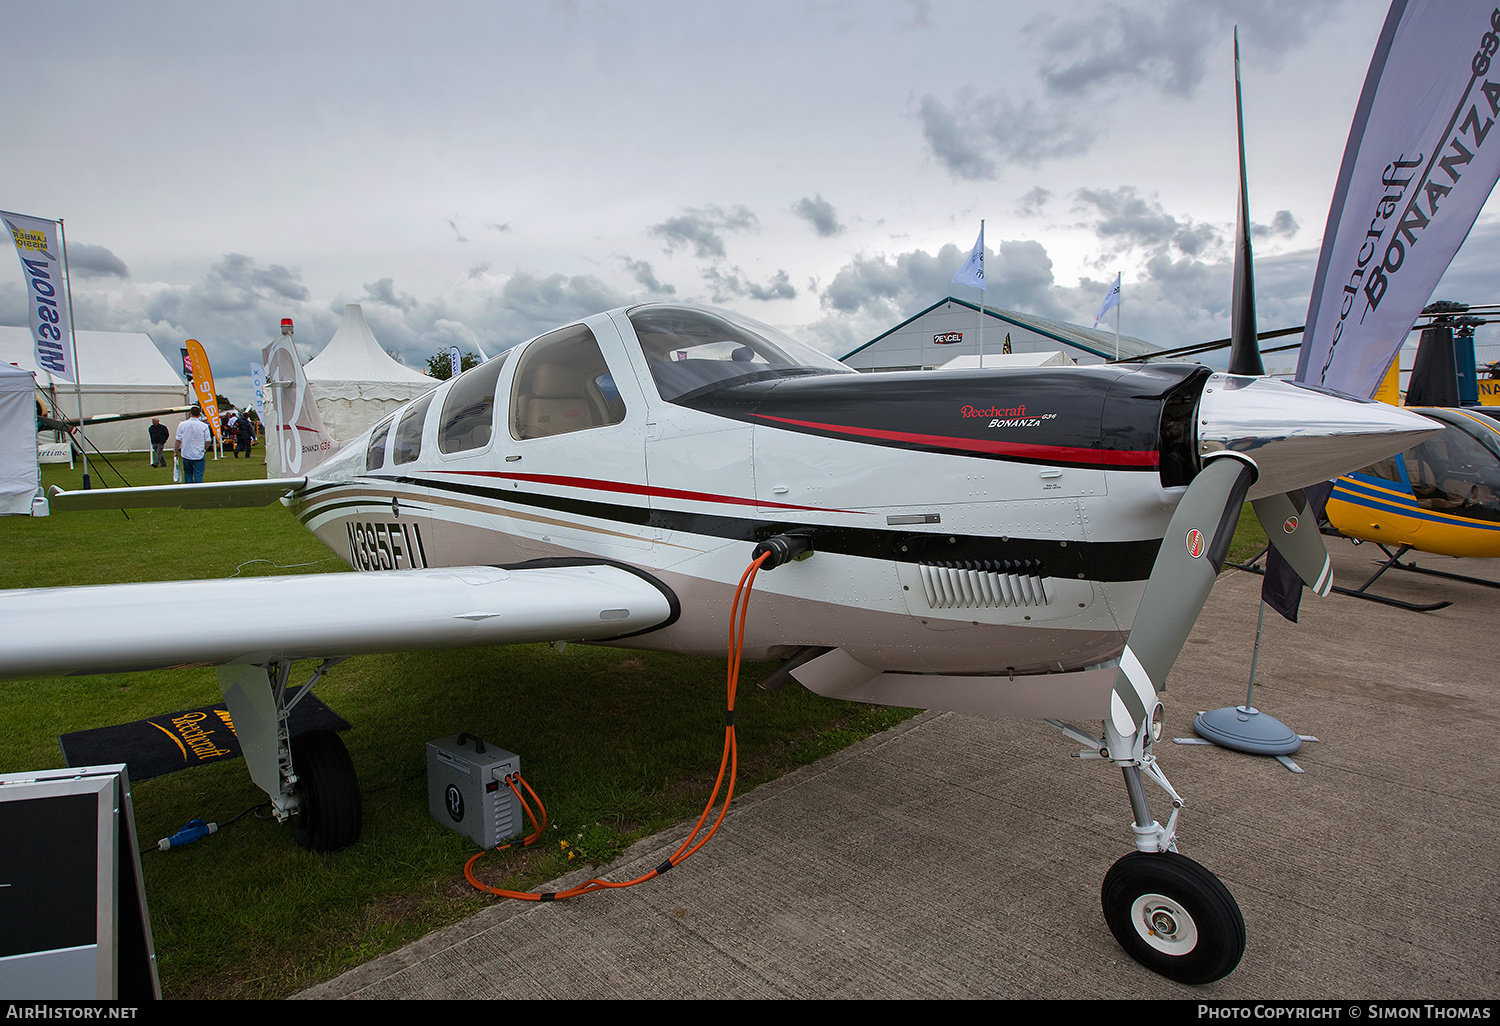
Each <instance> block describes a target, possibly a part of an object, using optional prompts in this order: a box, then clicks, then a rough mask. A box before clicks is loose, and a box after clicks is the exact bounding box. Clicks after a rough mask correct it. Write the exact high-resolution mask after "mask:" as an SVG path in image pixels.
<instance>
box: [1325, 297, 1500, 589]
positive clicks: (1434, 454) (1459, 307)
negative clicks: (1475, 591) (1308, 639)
mask: <svg viewBox="0 0 1500 1026" xmlns="http://www.w3.org/2000/svg"><path fill="white" fill-rule="evenodd" d="M1470 312H1471V308H1470V307H1467V306H1465V305H1463V304H1460V303H1447V302H1440V303H1434V304H1432V305H1430V306H1428V307H1427V308H1426V309H1425V310H1423V313H1424V314H1426V315H1428V316H1429V317H1430V318H1431V320H1429V321H1428V322H1427V323H1426V324H1425V325H1423V326H1422V340H1421V343H1420V345H1419V347H1418V350H1417V356H1416V360H1415V362H1414V364H1413V367H1412V376H1411V381H1410V382H1409V385H1408V388H1407V391H1406V403H1405V405H1406V407H1407V408H1408V409H1412V410H1414V411H1415V412H1418V413H1421V414H1422V415H1423V416H1426V417H1431V418H1432V419H1433V420H1436V421H1439V422H1440V423H1442V424H1444V425H1446V426H1447V429H1446V430H1445V431H1443V432H1442V434H1439V435H1436V436H1434V437H1432V438H1429V439H1428V440H1427V441H1425V442H1422V443H1420V444H1418V445H1416V446H1413V447H1412V448H1411V449H1408V450H1407V451H1406V452H1404V453H1400V454H1399V455H1396V456H1392V457H1390V458H1388V459H1385V460H1381V461H1380V462H1379V463H1376V464H1374V465H1372V466H1369V467H1366V468H1364V469H1363V470H1360V471H1357V472H1355V473H1353V474H1349V475H1347V476H1345V477H1341V478H1339V479H1338V480H1337V481H1335V482H1334V484H1333V491H1332V493H1331V494H1330V495H1329V497H1328V503H1327V506H1326V507H1325V510H1324V514H1325V516H1326V517H1327V520H1328V522H1329V525H1330V526H1331V527H1332V529H1333V530H1335V531H1337V532H1338V533H1339V534H1341V535H1344V536H1345V537H1347V538H1351V539H1354V541H1355V543H1356V544H1358V543H1360V542H1366V541H1368V542H1373V543H1375V544H1376V545H1378V546H1379V547H1380V549H1381V550H1382V551H1383V552H1384V553H1385V555H1386V557H1387V558H1386V559H1385V560H1384V561H1377V562H1378V563H1379V568H1378V569H1377V570H1376V571H1375V573H1374V574H1372V575H1371V577H1370V579H1369V580H1367V581H1366V582H1365V583H1364V584H1363V585H1361V586H1360V587H1358V588H1339V589H1337V590H1338V591H1340V592H1342V593H1344V594H1346V595H1355V596H1357V597H1359V598H1367V599H1371V600H1373V601H1377V602H1384V603H1386V604H1388V605H1397V606H1402V607H1404V608H1408V609H1420V610H1428V609H1440V608H1442V607H1443V606H1446V605H1449V604H1450V603H1447V602H1440V603H1433V604H1428V605H1418V604H1414V603H1409V602H1402V601H1400V600H1398V599H1391V598H1387V597H1385V596H1381V595H1376V594H1373V593H1371V592H1370V591H1369V590H1368V589H1369V587H1370V585H1372V584H1374V583H1375V581H1376V580H1377V579H1379V577H1380V576H1381V575H1382V574H1384V573H1385V572H1386V571H1387V570H1389V569H1392V568H1396V569H1400V570H1407V571H1411V572H1413V573H1421V574H1428V575H1431V576H1436V577H1446V578H1449V579H1451V580H1461V581H1467V582H1469V583H1473V584H1482V585H1486V586H1489V587H1500V584H1497V583H1495V582H1493V581H1488V580H1484V579H1482V578H1477V577H1467V576H1464V575H1462V574H1453V573H1448V572H1445V571H1439V570H1432V569H1430V568H1427V567H1420V566H1417V565H1416V564H1415V563H1413V562H1402V561H1401V560H1402V557H1404V556H1405V555H1406V554H1407V553H1408V552H1410V551H1412V550H1416V551H1418V552H1426V553H1431V554H1433V555H1439V556H1464V557H1470V558H1481V559H1484V558H1495V557H1500V405H1480V402H1481V400H1484V399H1488V400H1490V401H1491V402H1495V401H1497V400H1500V380H1495V379H1494V377H1493V376H1495V375H1496V372H1497V371H1500V367H1496V366H1495V365H1491V367H1490V368H1489V373H1490V374H1491V375H1492V379H1491V380H1487V381H1482V382H1481V381H1478V380H1477V374H1476V372H1475V368H1476V364H1475V359H1474V345H1473V333H1474V328H1475V327H1477V326H1478V325H1480V324H1484V323H1486V322H1485V321H1484V320H1482V319H1480V318H1476V317H1473V316H1470V315H1469V314H1470ZM1455 315H1457V316H1455ZM1398 362H1399V359H1398V360H1393V361H1392V364H1391V370H1390V371H1389V372H1388V374H1387V375H1386V379H1385V382H1384V383H1383V384H1382V386H1381V388H1380V389H1379V390H1378V391H1377V392H1376V393H1375V398H1376V399H1378V400H1383V401H1386V402H1391V403H1394V404H1397V405H1400V404H1399V402H1398V399H1399V396H1398V391H1397V389H1398V382H1397V364H1398ZM1393 549H1394V551H1393Z"/></svg>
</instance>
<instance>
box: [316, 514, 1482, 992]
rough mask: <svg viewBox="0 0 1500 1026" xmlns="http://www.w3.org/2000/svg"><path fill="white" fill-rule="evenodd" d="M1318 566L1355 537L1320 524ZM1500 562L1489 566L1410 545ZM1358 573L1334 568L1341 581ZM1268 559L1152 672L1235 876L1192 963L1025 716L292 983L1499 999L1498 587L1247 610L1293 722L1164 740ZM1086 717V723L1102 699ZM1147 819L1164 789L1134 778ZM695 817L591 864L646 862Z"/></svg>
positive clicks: (1111, 777)
mask: <svg viewBox="0 0 1500 1026" xmlns="http://www.w3.org/2000/svg"><path fill="white" fill-rule="evenodd" d="M1329 547H1330V549H1331V551H1332V553H1333V559H1334V567H1335V570H1336V574H1337V578H1338V579H1337V582H1336V583H1338V584H1340V585H1344V586H1349V587H1356V586H1358V584H1359V583H1360V582H1362V581H1363V580H1364V579H1365V577H1367V576H1368V575H1369V573H1370V572H1371V569H1372V567H1371V563H1370V560H1371V558H1372V557H1378V556H1379V555H1380V551H1379V550H1378V549H1377V548H1376V547H1375V546H1373V545H1363V546H1359V547H1357V548H1356V547H1355V546H1352V545H1351V544H1349V543H1348V542H1347V541H1344V540H1339V539H1329ZM1414 558H1415V559H1416V561H1417V562H1418V564H1419V565H1421V566H1424V567H1433V568H1440V569H1448V570H1452V571H1454V572H1458V573H1464V574H1468V575H1471V576H1479V577H1485V578H1488V579H1490V580H1495V581H1500V560H1450V559H1444V558H1441V557H1433V556H1423V555H1420V554H1414ZM1351 582H1352V583H1351ZM1260 584H1261V578H1259V577H1257V576H1254V575H1250V574H1246V573H1243V572H1239V571H1229V572H1226V573H1224V574H1222V575H1221V576H1220V578H1219V580H1218V582H1217V583H1216V584H1215V586H1214V590H1213V594H1212V596H1211V597H1210V599H1209V602H1208V605H1207V607H1206V608H1205V609H1204V611H1203V614H1202V615H1201V616H1200V617H1199V620H1198V624H1197V627H1196V628H1195V630H1194V631H1193V634H1192V636H1191V638H1190V639H1189V641H1188V644H1187V645H1186V646H1185V648H1184V651H1183V653H1182V655H1181V657H1180V658H1179V659H1178V661H1177V664H1176V666H1175V667H1174V669H1173V672H1172V675H1171V678H1170V683H1169V687H1168V691H1167V693H1166V695H1165V696H1164V700H1165V702H1166V708H1167V719H1166V735H1165V737H1164V740H1163V743H1162V744H1160V745H1158V747H1157V755H1158V759H1159V760H1160V764H1161V766H1162V769H1163V770H1164V771H1165V773H1166V775H1167V777H1168V779H1169V780H1170V781H1171V782H1172V784H1173V786H1174V787H1175V788H1176V789H1177V790H1178V792H1179V793H1181V794H1182V796H1183V797H1184V798H1185V799H1186V801H1187V805H1186V807H1185V808H1184V809H1183V810H1182V812H1181V814H1180V816H1179V822H1178V838H1179V846H1180V848H1181V850H1182V852H1183V854H1185V855H1187V856H1189V857H1190V858H1193V859H1196V860H1197V861H1199V862H1201V863H1203V864H1204V865H1205V866H1207V867H1208V868H1209V869H1210V870H1212V871H1213V872H1214V873H1215V874H1217V875H1218V876H1219V878H1220V879H1221V880H1223V881H1224V883H1225V884H1226V885H1227V886H1228V887H1229V889H1230V890H1231V891H1232V892H1233V893H1234V895H1235V898H1236V900H1237V901H1238V902H1239V905H1240V908H1241V910H1242V911H1243V913H1244V918H1245V924H1246V930H1247V933H1248V937H1249V946H1248V950H1247V952H1246V954H1245V957H1244V960H1243V961H1242V962H1241V963H1240V966H1239V968H1238V969H1237V970H1235V972H1233V973H1232V974H1230V975H1229V976H1228V977H1226V978H1225V979H1223V980H1220V981H1219V982H1217V983H1213V984H1210V985H1208V986H1204V987H1188V986H1183V985H1180V984H1177V983H1174V982H1172V981H1170V980H1167V979H1164V978H1162V977H1159V976H1156V975H1155V974H1153V973H1150V972H1148V971H1147V970H1145V969H1143V968H1142V967H1140V966H1139V965H1137V964H1136V963H1135V962H1134V961H1132V960H1131V959H1130V958H1129V957H1128V956H1127V955H1126V954H1125V953H1124V952H1123V951H1122V950H1121V949H1120V947H1119V946H1118V945H1117V944H1116V943H1115V940H1114V938H1113V937H1112V936H1111V934H1110V932H1109V929H1108V927H1106V925H1105V922H1104V917H1103V914H1102V912H1101V910H1100V905H1099V888H1100V884H1101V882H1102V880H1103V878H1104V874H1105V873H1106V872H1107V871H1108V869H1109V867H1110V865H1111V864H1112V863H1113V862H1114V861H1115V860H1116V859H1118V858H1119V857H1121V856H1122V855H1124V854H1126V853H1127V852H1129V851H1131V850H1133V846H1132V842H1131V835H1130V809H1129V803H1128V800H1127V797H1126V793H1125V788H1124V784H1123V782H1122V780H1121V777H1120V774H1119V772H1118V771H1117V770H1116V769H1114V768H1113V767H1112V766H1110V765H1108V764H1107V763H1103V762H1098V761H1089V762H1085V761H1081V760H1078V759H1076V758H1071V757H1070V756H1071V755H1072V754H1073V753H1075V752H1076V751H1077V750H1078V747H1079V746H1078V745H1077V744H1076V743H1074V742H1072V741H1069V740H1068V739H1067V738H1065V737H1064V736H1063V735H1062V734H1060V733H1058V732H1056V731H1054V730H1052V729H1051V728H1049V727H1047V726H1045V725H1043V724H1038V723H1035V722H1030V721H1012V720H985V719H979V718H975V717H970V716H961V715H956V714H952V713H924V714H923V715H921V716H919V717H917V718H915V719H912V720H909V721H907V722H906V723H904V724H902V725H901V726H898V727H896V728H893V729H892V730H890V731H887V732H886V733H884V734H881V735H879V736H877V737H874V738H871V739H869V740H867V741H865V742H863V743H861V744H859V745H856V746H854V747H853V748H850V749H848V750H846V751H844V752H841V753H839V754H837V755H834V756H831V757H830V758H827V759H825V760H823V761H821V762H819V763H817V764H816V765H813V766H809V767H806V768H804V769H802V770H799V771H798V772H796V773H793V774H791V775H789V776H786V777H784V778H782V779H780V780H777V781H774V782H772V783H770V784H766V785H764V786H762V787H760V788H758V789H756V790H755V791H753V792H751V793H749V794H747V795H743V796H737V797H736V799H735V801H734V804H733V805H732V807H731V808H730V811H729V815H728V817H727V818H726V820H725V822H724V825H723V827H722V828H721V829H720V831H719V833H718V834H717V835H716V836H715V837H714V838H713V840H711V841H710V842H709V843H708V844H707V845H706V846H705V847H704V848H703V849H702V851H700V852H699V853H698V854H697V855H696V856H694V857H693V858H692V859H691V860H690V861H688V862H687V863H685V864H684V865H683V866H681V867H680V868H678V869H676V870H674V871H673V872H671V873H668V874H666V875H665V876H663V877H661V878H659V879H657V880H653V881H649V882H647V883H645V884H642V885H640V886H638V887H633V888H629V889H625V890H619V891H611V892H605V893H599V894H592V895H587V896H585V897H582V898H579V899H576V900H573V901H567V902H555V903H551V902H549V903H537V902H517V901H497V903H496V904H495V906H494V907H492V908H489V909H487V910H485V911H484V912H481V913H479V914H478V915H475V916H473V917H472V918H471V919H469V920H468V921H466V922H464V923H461V924H458V925H456V926H453V927H450V928H448V929H445V930H442V931H439V932H437V933H434V934H432V935H430V936H428V937H426V938H424V939H422V940H420V941H417V942H416V943H414V944H412V945H410V946H408V947H406V948H404V949H402V950H400V951H397V952H394V953H392V954H390V955H387V956H385V957H383V958H380V959H377V960H375V961H373V962H370V963H368V964H366V965H363V966H360V967H359V968H356V969H353V970H351V971H349V972H347V973H345V974H344V975H342V976H339V977H337V978H336V979H333V980H331V981H329V982H327V983H324V984H321V985H319V986H317V987H314V988H312V989H310V990H308V991H305V992H304V993H302V994H301V995H299V997H304V998H366V999H369V998H543V999H546V998H553V999H556V998H862V999H871V998H927V997H931V998H1084V999H1088V998H1168V999H1190V1000H1205V999H1207V1000H1214V999H1256V1000H1267V999H1294V1000H1297V999H1300V1000H1318V999H1331V1000H1363V999H1446V1000H1455V999H1459V1000H1475V999H1478V1000H1485V999H1495V998H1497V997H1500V874H1497V866H1500V829H1497V825H1496V812H1497V806H1500V746H1497V744H1496V735H1497V727H1500V713H1497V708H1496V707H1497V686H1496V679H1495V678H1496V674H1495V672H1494V670H1493V669H1492V666H1493V657H1491V656H1490V655H1488V654H1487V653H1488V652H1489V648H1488V646H1489V645H1490V643H1491V642H1494V641H1495V640H1496V635H1497V633H1500V589H1492V588H1485V587H1480V586H1477V585H1473V584H1465V583H1457V582H1450V581H1444V580H1440V579H1438V578H1433V577H1424V576H1418V575H1416V574H1412V573H1399V572H1397V571H1391V572H1389V573H1387V574H1386V575H1385V577H1384V578H1382V580H1381V582H1379V583H1378V584H1377V585H1376V586H1375V587H1374V588H1373V589H1372V590H1374V591H1378V592H1381V593H1383V594H1388V595H1395V596H1399V597H1401V598H1404V599H1408V600H1411V601H1419V602H1420V601H1437V600H1441V599H1449V600H1452V602H1453V603H1454V604H1453V605H1452V606H1450V607H1449V608H1447V609H1443V610H1439V611H1436V612H1429V613H1414V612H1409V611H1406V610H1402V609H1396V608H1391V607H1388V606H1383V605H1378V604H1375V603H1372V602H1366V601H1360V600H1357V599H1354V598H1349V597H1346V596H1342V595H1337V594H1335V595H1332V596H1330V597H1329V598H1327V599H1318V598H1317V597H1316V596H1314V595H1311V594H1310V593H1304V598H1303V601H1302V614H1301V623H1300V624H1298V625H1293V624H1290V623H1288V622H1286V621H1285V620H1283V619H1282V618H1281V617H1279V616H1277V615H1275V614H1274V613H1268V615H1267V617H1266V622H1265V635H1264V640H1263V642H1262V646H1261V653H1260V660H1259V665H1258V669H1257V676H1256V691H1255V706H1256V707H1257V708H1259V709H1262V710H1265V711H1266V712H1268V713H1270V714H1272V715H1274V716H1276V717H1278V718H1279V719H1281V720H1282V721H1283V722H1285V723H1287V724H1288V725H1290V726H1291V727H1292V728H1293V729H1294V730H1296V731H1298V732H1299V733H1302V734H1305V735H1306V734H1310V735H1315V736H1316V737H1318V738H1319V739H1320V740H1319V741H1318V743H1315V744H1314V743H1309V744H1306V745H1305V746H1304V747H1303V748H1302V750H1301V751H1300V752H1298V753H1297V754H1296V755H1294V756H1292V758H1293V759H1294V760H1295V762H1296V763H1297V764H1298V765H1299V766H1300V767H1301V768H1302V769H1303V770H1304V772H1302V773H1300V774H1297V773H1292V772H1290V771H1289V770H1287V769H1286V768H1284V767H1283V766H1281V765H1280V764H1278V763H1277V762H1275V761H1274V760H1271V759H1268V758H1264V757H1256V756H1249V755H1244V754H1240V753H1236V752H1230V751H1227V750H1223V749H1218V748H1210V747H1196V746H1180V745H1176V744H1172V743H1168V742H1167V741H1166V738H1171V737H1190V736H1192V720H1193V717H1194V716H1195V715H1196V714H1197V712H1198V711H1200V710H1203V709H1212V708H1217V707H1220V706H1232V705H1238V704H1240V703H1242V702H1243V701H1244V700H1245V686H1246V682H1247V680H1248V679H1249V670H1250V660H1251V654H1252V650H1253V647H1254V641H1255V623H1256V610H1257V600H1258V597H1259V593H1260ZM1078 726H1080V727H1082V728H1083V729H1084V730H1086V731H1089V732H1090V733H1098V732H1099V730H1100V728H1099V725H1098V724H1096V723H1087V724H1084V723H1081V724H1078ZM1147 790H1148V797H1149V798H1150V800H1151V804H1152V810H1153V812H1154V813H1155V814H1156V816H1157V818H1159V819H1163V820H1165V817H1166V816H1167V815H1168V814H1169V813H1170V811H1171V806H1170V803H1169V802H1168V800H1167V799H1166V796H1165V795H1164V794H1163V792H1162V791H1161V790H1160V789H1159V788H1157V787H1156V786H1155V785H1154V784H1150V783H1148V784H1147ZM690 826H691V824H684V825H683V826H682V827H681V828H680V829H677V830H673V831H667V832H665V833H663V834H659V835H657V836H655V837H652V838H648V839H646V840H644V841H642V842H640V843H639V844H637V845H636V846H635V847H633V848H632V849H631V850H630V851H629V852H627V853H626V855H625V856H623V857H622V858H621V860H620V861H618V862H617V863H615V864H614V865H612V866H610V867H608V869H607V870H606V871H604V872H602V873H601V872H600V871H599V870H597V869H596V870H590V871H587V872H580V873H578V874H575V875H574V876H572V877H569V878H567V879H565V880H564V881H560V882H558V883H555V884H553V885H549V888H548V889H562V888H563V887H566V886H569V885H571V884H574V883H578V882H581V881H582V880H584V879H586V878H587V877H588V876H591V875H605V876H608V877H609V878H611V879H629V878H631V877H633V876H636V875H639V874H640V873H642V872H645V871H646V870H648V869H649V868H651V867H653V866H655V865H657V864H659V863H660V862H662V861H663V860H664V859H665V858H666V856H667V855H668V854H670V853H671V851H672V850H673V849H674V848H675V846H676V844H677V843H678V842H679V841H680V839H681V838H682V837H683V836H685V835H686V833H687V830H688V828H689V827H690Z"/></svg>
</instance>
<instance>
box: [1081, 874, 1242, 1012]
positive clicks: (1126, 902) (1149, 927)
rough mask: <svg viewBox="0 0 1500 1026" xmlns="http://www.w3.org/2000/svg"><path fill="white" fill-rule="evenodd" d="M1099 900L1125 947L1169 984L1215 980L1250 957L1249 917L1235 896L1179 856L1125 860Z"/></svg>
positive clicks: (1108, 879)
mask: <svg viewBox="0 0 1500 1026" xmlns="http://www.w3.org/2000/svg"><path fill="white" fill-rule="evenodd" d="M1100 900H1101V902H1102V903H1103V905H1104V919H1105V921H1106V922H1107V923H1109V929H1110V932H1111V933H1113V934H1114V935H1115V940H1117V941H1119V942H1120V947H1122V948H1124V949H1125V951H1126V953H1127V954H1129V955H1130V957H1131V958H1133V959H1135V960H1136V961H1137V962H1139V963H1141V965H1143V966H1145V967H1146V968H1147V969H1150V970H1151V971H1152V972H1155V973H1160V974H1161V975H1162V976H1165V977H1167V978H1168V979H1171V980H1176V981H1178V982H1179V983H1190V984H1202V983H1212V982H1213V981H1214V980H1218V979H1222V978H1223V977H1225V976H1228V975H1229V974H1230V973H1231V972H1233V971H1234V967H1235V966H1237V965H1239V964H1240V959H1241V958H1242V957H1243V956H1244V954H1245V920H1244V917H1243V916H1241V915H1240V908H1239V906H1238V905H1237V904H1235V901H1234V896H1233V895H1231V894H1230V893H1229V889H1228V888H1227V887H1225V886H1224V885H1223V884H1222V883H1220V882H1219V878H1218V877H1216V876H1214V875H1213V874H1212V873H1210V872H1209V871H1208V870H1206V869H1204V868H1203V867H1202V866H1200V865H1199V864H1198V863H1196V862H1194V861H1193V860H1192V859H1190V858H1186V857H1185V856H1182V855H1179V854H1177V853H1176V852H1171V851H1167V852H1161V853H1159V854H1158V853H1151V852H1140V851H1137V852H1131V853H1130V854H1129V855H1126V856H1125V857H1124V858H1122V859H1120V861H1118V862H1116V863H1115V864H1114V865H1113V866H1111V867H1110V870H1109V872H1108V873H1107V874H1106V875H1105V877H1104V887H1103V890H1102V891H1101V893H1100Z"/></svg>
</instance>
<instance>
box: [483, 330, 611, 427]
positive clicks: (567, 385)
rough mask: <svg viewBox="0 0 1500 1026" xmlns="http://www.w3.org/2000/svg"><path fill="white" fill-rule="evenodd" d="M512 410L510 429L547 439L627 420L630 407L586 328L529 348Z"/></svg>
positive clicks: (545, 337) (542, 340)
mask: <svg viewBox="0 0 1500 1026" xmlns="http://www.w3.org/2000/svg"><path fill="white" fill-rule="evenodd" d="M510 406H511V425H510V431H511V434H512V435H514V436H515V437H516V438H546V437H548V436H549V435H561V434H567V433H568V432H570V431H584V430H587V429H589V428H596V427H604V426H606V425H609V424H618V423H620V421H622V420H624V419H625V403H624V401H623V400H622V399H621V398H620V392H619V389H617V388H616V387H615V383H614V378H613V377H611V376H610V372H609V365H608V364H606V363H605V362H604V354H603V352H601V351H600V349H599V342H598V340H597V339H596V338H594V333H593V332H592V331H590V330H589V329H588V328H587V327H586V326H585V325H582V324H577V325H574V326H573V327H571V328H563V329H562V330H561V331H555V332H553V333H552V334H550V335H543V336H542V337H541V338H539V339H537V340H536V341H535V342H533V343H531V345H529V346H527V347H526V351H525V353H523V354H522V356H521V362H520V364H519V365H518V366H517V368H516V381H515V385H514V386H513V388H512V392H511V403H510Z"/></svg>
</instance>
